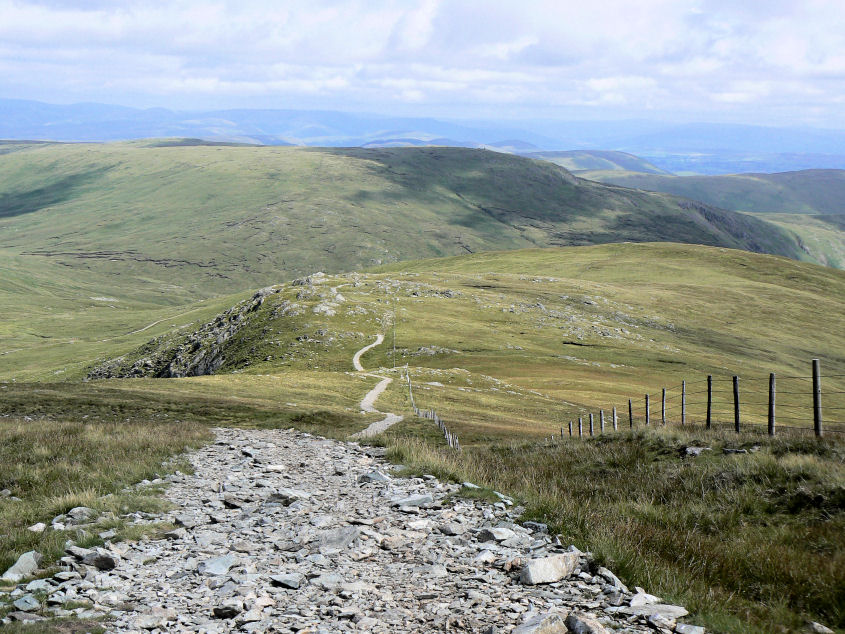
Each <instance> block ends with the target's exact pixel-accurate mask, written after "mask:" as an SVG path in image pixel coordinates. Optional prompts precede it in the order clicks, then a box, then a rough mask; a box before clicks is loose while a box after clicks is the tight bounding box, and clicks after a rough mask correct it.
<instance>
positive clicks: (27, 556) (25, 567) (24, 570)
mask: <svg viewBox="0 0 845 634" xmlns="http://www.w3.org/2000/svg"><path fill="white" fill-rule="evenodd" d="M40 564H41V553H38V552H36V551H34V550H30V551H29V552H26V553H24V554H23V555H21V556H20V557H18V560H17V561H16V562H15V563H14V565H13V566H12V567H11V568H9V569H8V570H7V571H6V572H4V573H3V576H2V577H0V579H2V580H3V581H10V582H12V583H17V582H18V581H20V580H21V579H23V578H24V577H29V576H31V575H33V574H35V571H36V570H38V566H39V565H40Z"/></svg>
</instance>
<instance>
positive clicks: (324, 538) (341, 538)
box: [318, 526, 361, 551]
mask: <svg viewBox="0 0 845 634" xmlns="http://www.w3.org/2000/svg"><path fill="white" fill-rule="evenodd" d="M360 534H361V531H359V530H358V529H357V528H355V527H354V526H341V527H340V528H333V529H331V530H328V531H323V532H322V534H321V535H320V538H319V542H318V543H319V545H320V550H321V551H322V550H323V549H325V550H338V551H339V550H343V549H345V548H346V547H348V546H349V544H351V543H352V542H354V541H355V540H356V539H357V538H358V536H359V535H360Z"/></svg>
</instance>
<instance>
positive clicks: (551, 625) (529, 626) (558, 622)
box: [513, 612, 569, 634]
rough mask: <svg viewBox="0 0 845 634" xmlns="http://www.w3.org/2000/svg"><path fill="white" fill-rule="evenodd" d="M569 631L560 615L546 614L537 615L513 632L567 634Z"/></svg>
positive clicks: (519, 633) (521, 633)
mask: <svg viewBox="0 0 845 634" xmlns="http://www.w3.org/2000/svg"><path fill="white" fill-rule="evenodd" d="M567 632H569V629H568V628H567V627H566V623H565V622H564V620H563V618H562V617H561V615H560V614H558V613H556V612H546V613H544V614H537V615H536V616H533V617H531V618H529V619H527V620H526V621H524V622H523V623H522V624H521V625H519V626H517V627H516V628H515V629H514V630H513V634H567Z"/></svg>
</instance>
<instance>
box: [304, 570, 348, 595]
mask: <svg viewBox="0 0 845 634" xmlns="http://www.w3.org/2000/svg"><path fill="white" fill-rule="evenodd" d="M311 583H312V584H314V585H315V586H317V587H319V588H322V589H323V590H329V591H335V590H339V589H340V588H341V586H342V585H343V584H344V580H343V577H341V576H340V575H337V574H334V573H330V574H325V575H320V576H319V577H315V578H314V579H312V580H311Z"/></svg>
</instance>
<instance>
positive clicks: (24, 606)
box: [12, 594, 41, 612]
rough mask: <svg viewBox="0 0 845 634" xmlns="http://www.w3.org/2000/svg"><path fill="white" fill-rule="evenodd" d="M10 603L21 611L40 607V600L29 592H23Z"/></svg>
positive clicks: (33, 610)
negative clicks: (23, 593)
mask: <svg viewBox="0 0 845 634" xmlns="http://www.w3.org/2000/svg"><path fill="white" fill-rule="evenodd" d="M12 605H13V606H15V609H16V610H20V611H21V612H35V610H38V609H39V608H40V607H41V602H40V601H39V600H38V599H36V598H35V597H34V596H32V595H31V594H25V595H23V596H22V597H21V598H20V599H16V600H15V601H13V602H12Z"/></svg>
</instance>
